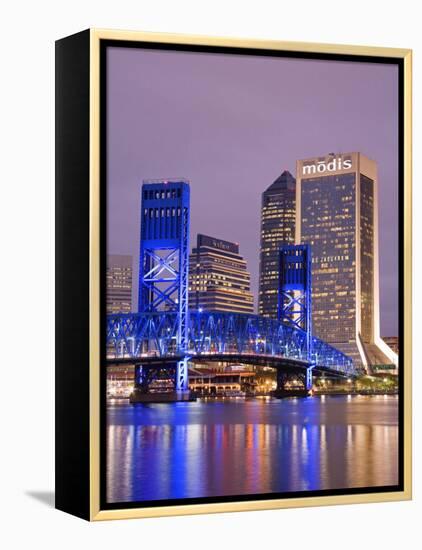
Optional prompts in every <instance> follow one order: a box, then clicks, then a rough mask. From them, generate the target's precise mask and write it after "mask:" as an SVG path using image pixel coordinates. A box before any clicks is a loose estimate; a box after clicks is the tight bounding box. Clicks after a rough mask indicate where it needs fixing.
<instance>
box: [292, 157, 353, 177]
mask: <svg viewBox="0 0 422 550" xmlns="http://www.w3.org/2000/svg"><path fill="white" fill-rule="evenodd" d="M351 167H352V160H351V159H342V158H341V157H336V158H333V159H331V160H328V161H327V160H319V161H318V162H316V163H313V164H304V165H303V166H302V175H304V176H306V175H312V174H323V173H324V172H335V171H336V170H350V168H351Z"/></svg>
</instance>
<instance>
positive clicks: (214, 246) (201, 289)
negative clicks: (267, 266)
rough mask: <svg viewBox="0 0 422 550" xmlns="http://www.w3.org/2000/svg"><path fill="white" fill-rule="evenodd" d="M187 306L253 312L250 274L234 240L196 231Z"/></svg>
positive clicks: (210, 309) (211, 309)
mask: <svg viewBox="0 0 422 550" xmlns="http://www.w3.org/2000/svg"><path fill="white" fill-rule="evenodd" d="M189 308H190V309H202V310H204V311H230V312H239V313H253V311H254V303H253V295H252V292H251V277H250V274H249V272H248V271H247V265H246V261H245V260H244V259H243V257H242V256H241V255H240V254H239V245H238V244H237V243H232V242H229V241H223V240H221V239H215V238H213V237H208V236H207V235H201V234H199V235H198V237H197V244H196V248H193V250H192V254H191V255H190V259H189Z"/></svg>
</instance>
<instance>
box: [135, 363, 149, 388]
mask: <svg viewBox="0 0 422 550" xmlns="http://www.w3.org/2000/svg"><path fill="white" fill-rule="evenodd" d="M134 389H135V390H136V391H137V392H139V393H148V376H147V372H146V369H145V368H143V367H142V365H135V384H134Z"/></svg>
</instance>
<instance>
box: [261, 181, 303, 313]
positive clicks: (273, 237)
mask: <svg viewBox="0 0 422 550" xmlns="http://www.w3.org/2000/svg"><path fill="white" fill-rule="evenodd" d="M295 188H296V180H295V178H294V177H293V176H292V174H291V173H290V172H288V171H284V172H283V173H282V174H281V175H280V176H279V177H278V178H277V179H276V180H275V181H274V183H272V184H271V185H270V186H269V187H268V189H266V190H265V191H264V192H263V193H262V200H261V244H260V258H259V300H258V313H259V314H260V315H264V316H266V317H271V318H273V319H277V308H278V266H279V251H280V246H281V245H283V244H292V243H294V241H295V215H296V189H295Z"/></svg>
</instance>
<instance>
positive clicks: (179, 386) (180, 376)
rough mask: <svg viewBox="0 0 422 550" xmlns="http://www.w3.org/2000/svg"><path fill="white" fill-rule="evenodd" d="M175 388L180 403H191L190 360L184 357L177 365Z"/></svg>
mask: <svg viewBox="0 0 422 550" xmlns="http://www.w3.org/2000/svg"><path fill="white" fill-rule="evenodd" d="M174 387H175V389H176V395H177V396H178V399H177V400H178V401H189V400H190V392H189V375H188V358H187V357H184V358H183V359H182V360H181V361H178V362H177V364H176V371H175V380H174Z"/></svg>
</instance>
